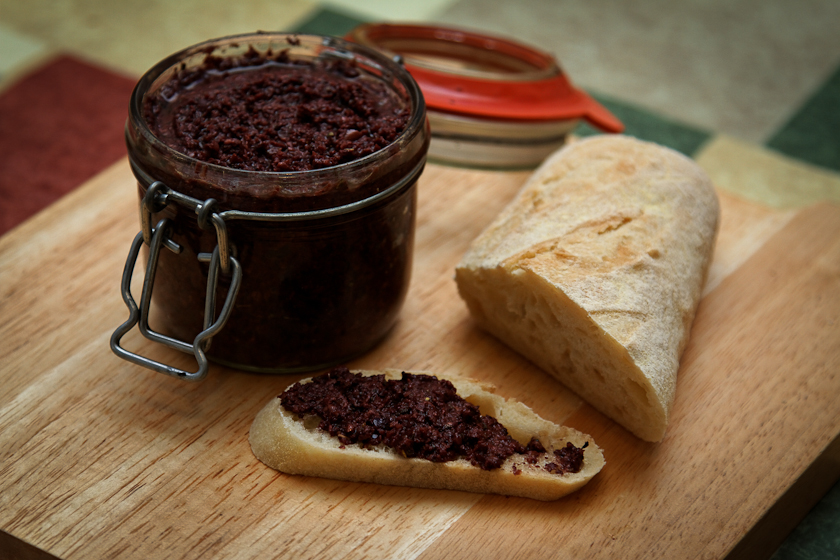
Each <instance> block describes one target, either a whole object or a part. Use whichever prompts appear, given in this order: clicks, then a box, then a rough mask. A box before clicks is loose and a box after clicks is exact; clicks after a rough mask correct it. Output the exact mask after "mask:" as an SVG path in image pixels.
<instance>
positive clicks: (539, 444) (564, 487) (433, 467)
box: [250, 368, 604, 500]
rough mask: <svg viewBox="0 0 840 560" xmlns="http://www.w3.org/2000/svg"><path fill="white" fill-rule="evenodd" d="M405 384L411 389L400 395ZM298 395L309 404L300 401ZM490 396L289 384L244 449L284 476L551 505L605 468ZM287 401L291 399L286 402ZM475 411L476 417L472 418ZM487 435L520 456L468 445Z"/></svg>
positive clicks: (382, 378) (459, 384)
mask: <svg viewBox="0 0 840 560" xmlns="http://www.w3.org/2000/svg"><path fill="white" fill-rule="evenodd" d="M361 377H364V378H371V379H372V380H374V381H375V382H376V386H375V387H374V388H373V389H371V388H361V389H359V388H358V387H357V385H358V378H361ZM406 380H408V381H410V382H412V383H413V384H414V385H412V386H408V387H407V386H406V385H405V384H404V383H405V381H406ZM450 384H451V385H450ZM325 385H330V387H327V388H326V389H325V388H324V386H325ZM336 386H338V387H341V391H340V392H336V391H335V387H336ZM386 386H390V387H386ZM426 386H429V387H431V389H427V388H426ZM418 387H419V388H418ZM447 387H450V388H451V389H447ZM301 391H309V392H310V393H312V395H314V397H313V396H312V395H308V394H305V395H304V396H303V397H302V398H301V397H300V393H301ZM384 391H397V392H399V391H402V392H403V393H405V394H406V395H407V394H408V393H413V395H412V398H415V401H414V402H412V401H411V400H410V399H409V398H408V396H405V397H403V395H399V396H398V397H395V398H392V399H391V400H388V399H386V398H385V397H383V396H382V395H381V394H380V393H382V392H384ZM424 391H425V392H424ZM492 391H493V388H492V387H491V386H489V385H486V384H481V383H479V382H477V381H474V380H469V379H462V378H448V379H443V378H441V377H440V376H432V375H429V374H424V373H419V374H413V373H404V372H401V371H399V370H385V371H362V372H356V373H350V372H349V371H348V370H346V369H342V368H338V369H335V370H333V371H331V372H329V373H327V374H324V375H322V376H319V377H318V378H316V379H312V378H310V379H305V380H303V381H301V382H299V383H296V384H294V385H292V386H291V387H289V388H288V389H286V391H284V394H281V395H280V396H278V397H276V398H274V399H272V400H271V401H270V402H269V403H268V404H267V405H266V406H265V407H264V408H263V409H262V410H261V411H260V412H259V413H258V414H257V416H256V418H255V419H254V422H253V425H252V426H251V433H250V443H251V449H252V450H253V452H254V454H255V455H256V457H257V458H258V459H259V460H260V461H262V462H263V463H265V464H266V465H268V466H270V467H272V468H274V469H277V470H279V471H281V472H284V473H287V474H296V475H307V476H317V477H323V478H332V479H338V480H348V481H354V482H373V483H379V484H388V485H396V486H412V487H418V488H437V489H449V490H463V491H468V492H480V493H492V494H503V495H510V496H520V497H526V498H533V499H537V500H555V499H557V498H560V497H562V496H564V495H566V494H568V493H570V492H573V491H575V490H577V489H578V488H580V487H581V486H583V485H584V484H586V483H587V482H588V481H589V480H590V479H591V478H592V477H593V476H595V474H597V473H598V472H599V471H600V470H601V468H602V467H603V466H604V456H603V454H602V452H601V450H600V449H599V448H598V446H597V445H595V442H593V441H592V438H590V437H589V436H587V435H585V434H583V433H581V432H578V431H577V430H574V429H572V428H569V427H564V426H559V425H557V424H554V423H552V422H549V421H547V420H545V419H543V418H541V417H540V416H538V415H537V414H536V413H534V412H533V411H532V410H531V409H530V408H528V407H527V406H525V405H524V404H522V403H520V402H517V401H514V400H505V399H503V398H502V397H500V396H498V395H496V394H494V393H493V392H492ZM293 392H297V393H296V394H295V395H294V396H292V393H293ZM453 393H457V395H456V396H454V397H453ZM284 395H286V402H287V405H288V406H289V407H290V408H294V409H296V410H300V409H299V408H297V407H299V406H306V407H307V408H306V410H314V409H313V408H310V403H305V405H301V400H306V399H311V400H314V401H317V402H316V404H315V406H322V408H320V409H319V410H321V412H322V414H323V415H324V417H321V416H318V415H316V414H309V413H301V414H296V413H294V412H291V411H290V410H288V409H287V408H286V407H284V405H283V399H284ZM418 395H419V400H418V399H416V397H417V396H418ZM423 395H425V397H424V396H423ZM402 398H405V399H406V400H400V399H402ZM295 399H296V400H295ZM457 399H463V400H464V401H466V404H464V403H460V402H458V401H457ZM348 401H349V402H348ZM318 403H320V404H318ZM476 407H477V408H478V410H479V411H480V416H481V418H478V416H477V415H476V412H475V411H474V410H472V409H474V408H476ZM409 408H410V410H409ZM335 409H340V410H344V411H347V410H351V409H352V410H353V411H354V412H352V413H351V412H341V411H339V412H338V413H337V415H338V416H340V415H341V414H345V413H346V414H348V415H349V414H356V416H353V418H355V419H358V418H360V417H363V418H364V420H363V421H361V422H362V423H364V424H365V427H364V429H361V428H359V426H354V425H353V422H352V421H350V422H348V421H346V420H345V419H344V418H336V414H334V410H335ZM360 415H361V416H360ZM447 415H448V416H447ZM487 417H489V419H488V418H487ZM461 419H464V420H463V422H462V421H461ZM464 423H466V425H463V424H464ZM498 424H500V425H501V426H503V428H501V430H499V429H498V428H497V427H496V425H498ZM374 426H377V427H379V428H381V429H378V430H376V429H373V427H374ZM487 426H490V428H491V429H490V431H491V432H492V433H494V434H495V436H494V437H496V439H497V440H500V439H501V438H500V436H499V434H509V435H510V436H511V437H512V438H513V439H514V440H515V441H514V443H513V445H514V447H517V448H518V451H514V452H512V453H511V454H510V455H508V456H507V457H504V455H505V454H506V453H507V452H509V451H510V448H507V451H506V452H505V453H502V454H498V453H496V452H495V451H496V450H497V449H498V445H497V443H493V442H491V443H489V444H488V443H486V442H485V443H482V442H481V441H479V440H480V438H478V437H475V438H473V436H475V434H476V430H478V431H481V428H482V427H487ZM450 430H454V432H453V433H454V435H453V433H450ZM331 431H332V432H334V434H331V433H330V432H331ZM354 434H355V436H354ZM388 438H391V439H390V441H386V443H376V442H377V441H379V440H383V439H384V440H387V439H388ZM473 439H475V441H473ZM353 440H356V441H355V442H354V441H353ZM476 442H478V444H477V446H478V447H479V449H477V450H472V451H470V452H469V455H470V458H467V457H466V456H465V455H464V453H465V452H463V449H462V448H463V447H464V446H469V445H474V444H475V443H476ZM535 442H536V443H535ZM388 443H391V444H393V445H394V446H395V447H391V446H389V445H388ZM501 445H502V446H504V443H502V444H501ZM447 455H449V456H447ZM427 457H428V458H427ZM573 471H576V472H573Z"/></svg>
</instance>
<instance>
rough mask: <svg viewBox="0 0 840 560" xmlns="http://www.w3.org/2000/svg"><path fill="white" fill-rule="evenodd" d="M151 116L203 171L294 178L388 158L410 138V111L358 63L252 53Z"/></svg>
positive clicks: (183, 86) (185, 87)
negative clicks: (379, 155)
mask: <svg viewBox="0 0 840 560" xmlns="http://www.w3.org/2000/svg"><path fill="white" fill-rule="evenodd" d="M232 64H236V65H235V66H232ZM144 116H145V118H146V121H147V122H148V124H149V128H150V129H151V130H152V132H153V133H154V134H155V135H156V136H157V137H158V138H160V139H161V140H162V141H163V142H164V143H165V144H167V145H169V146H170V147H172V148H174V149H175V150H177V151H179V152H181V153H183V154H185V155H188V156H190V157H193V158H195V159H198V160H200V161H205V162H207V163H212V164H214V165H220V166H223V167H230V168H233V169H243V170H249V171H268V172H288V171H308V170H312V169H322V168H325V167H330V166H334V165H339V164H342V163H346V162H349V161H353V160H356V159H359V158H361V157H364V156H367V155H369V154H372V153H374V152H376V151H378V150H381V149H382V148H384V147H385V146H387V145H389V144H390V143H391V142H393V141H394V140H395V139H396V138H397V136H398V135H399V134H400V132H402V131H403V130H404V129H405V126H406V123H407V122H408V118H409V110H408V108H407V107H406V106H405V104H404V103H403V102H401V100H399V99H398V98H397V97H396V95H395V94H394V93H393V92H391V91H389V89H388V88H387V87H386V86H385V84H383V83H381V82H377V81H375V80H371V79H369V78H367V77H366V76H365V75H364V74H363V73H362V72H360V71H359V70H358V69H357V68H356V66H355V65H354V64H353V62H352V61H344V60H336V61H332V62H331V63H329V64H318V65H315V64H311V63H301V62H294V61H291V60H290V59H289V57H288V56H287V54H286V51H285V50H283V51H280V52H278V53H276V54H272V53H269V54H260V53H257V52H256V51H255V50H253V49H251V50H249V51H248V52H247V53H245V54H244V55H243V56H242V57H240V58H238V59H237V60H236V61H235V62H231V61H229V60H227V59H224V58H220V57H214V56H207V57H206V58H205V61H204V63H203V64H202V66H201V67H199V68H198V69H193V70H190V71H189V72H185V73H182V74H181V75H178V76H177V77H176V78H173V79H172V80H170V82H169V83H167V84H166V85H165V86H164V87H163V88H162V90H161V92H160V95H157V96H150V97H148V98H147V99H146V100H145V106H144Z"/></svg>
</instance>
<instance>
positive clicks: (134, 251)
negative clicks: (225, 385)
mask: <svg viewBox="0 0 840 560" xmlns="http://www.w3.org/2000/svg"><path fill="white" fill-rule="evenodd" d="M169 203H176V204H179V205H181V206H186V207H187V208H189V209H191V210H193V211H195V213H196V215H197V218H198V225H199V227H201V228H202V229H209V228H210V227H211V226H212V227H213V228H214V230H215V232H216V247H215V248H214V249H213V252H212V254H211V253H200V254H199V255H198V259H199V260H200V261H202V262H209V263H210V269H209V272H208V275H207V291H206V295H205V300H204V324H203V330H202V331H201V332H200V333H199V334H198V335H197V336H196V337H195V339H194V340H193V341H192V343H189V342H186V341H183V340H178V339H176V338H172V337H169V336H166V335H164V334H161V333H158V332H155V331H154V330H152V329H151V328H150V327H149V309H150V305H151V298H152V287H153V285H154V279H155V273H156V271H157V264H158V258H159V255H160V251H161V248H162V247H165V248H166V249H168V250H170V251H172V252H174V253H176V254H179V253H180V252H181V247H180V245H178V244H177V243H175V242H174V241H173V240H172V239H171V238H170V237H169V236H168V235H167V233H168V231H169V229H170V226H171V222H170V220H169V219H168V218H163V219H162V220H160V221H159V222H158V223H157V225H156V226H154V227H153V226H152V214H153V213H156V212H159V211H161V210H162V209H163V208H165V207H166V206H167V205H168V204H169ZM140 224H141V231H140V232H139V233H138V234H137V235H136V236H135V237H134V241H133V242H132V244H131V248H130V249H129V252H128V257H127V259H126V263H125V268H124V269H123V276H122V283H121V292H122V298H123V301H124V302H125V304H126V306H127V307H128V311H129V317H128V320H127V321H126V322H124V323H123V324H122V325H120V326H119V327H118V328H117V329H116V330H115V331H114V333H113V334H112V335H111V350H113V352H114V353H115V354H116V355H117V356H119V357H120V358H123V359H124V360H127V361H129V362H132V363H134V364H137V365H140V366H143V367H146V368H148V369H151V370H154V371H157V372H159V373H164V374H166V375H171V376H173V377H178V378H180V379H187V380H190V381H198V380H200V379H202V378H204V377H205V376H206V375H207V369H208V361H207V355H206V351H207V349H208V347H209V345H210V342H211V340H212V338H213V336H214V335H215V334H216V333H218V332H219V331H220V330H221V329H222V327H224V325H225V323H226V322H227V320H228V317H229V316H230V312H231V310H232V309H233V304H234V301H235V300H236V296H237V294H238V293H239V286H240V284H241V282H242V267H241V266H240V264H239V261H237V260H236V258H235V257H234V256H233V254H232V250H231V246H230V243H229V241H228V238H227V228H226V226H225V221H224V219H223V218H222V217H221V216H220V215H219V213H218V212H216V201H215V200H214V199H212V198H211V199H207V200H206V201H204V202H202V201H199V200H196V199H194V198H191V197H187V196H185V195H182V194H180V193H177V192H176V191H173V190H171V189H169V188H168V187H167V186H166V185H164V184H163V183H161V182H159V181H157V182H155V183H152V184H151V185H150V186H149V188H148V189H147V191H146V194H145V196H144V197H143V200H142V202H141V205H140ZM144 243H145V244H146V245H148V246H149V259H148V262H147V264H146V274H145V277H144V279H143V291H142V293H141V297H140V305H139V306H138V305H137V303H136V301H135V299H134V297H133V296H132V294H131V278H132V276H133V274H134V268H135V265H136V264H137V258H138V256H139V254H140V249H141V247H142V246H143V244H144ZM220 273H221V274H224V275H230V279H231V280H230V287H229V289H228V294H227V297H226V299H225V302H224V304H223V305H222V309H221V311H220V312H219V316H218V317H217V318H215V319H214V315H215V309H216V291H217V288H218V283H219V274H220ZM135 325H138V328H139V330H140V332H141V333H142V334H143V336H144V337H146V338H147V339H149V340H152V341H154V342H159V343H161V344H164V345H166V346H169V347H171V348H175V349H177V350H181V351H183V352H187V353H192V354H193V355H194V356H195V359H196V362H198V370H197V371H195V372H188V371H184V370H182V369H179V368H176V367H173V366H169V365H166V364H164V363H161V362H158V361H155V360H152V359H150V358H147V357H144V356H140V355H139V354H135V353H133V352H130V351H129V350H126V349H125V348H123V347H122V346H120V342H121V340H122V337H123V336H124V335H125V334H126V333H128V332H129V331H130V330H131V329H133V328H134V326H135Z"/></svg>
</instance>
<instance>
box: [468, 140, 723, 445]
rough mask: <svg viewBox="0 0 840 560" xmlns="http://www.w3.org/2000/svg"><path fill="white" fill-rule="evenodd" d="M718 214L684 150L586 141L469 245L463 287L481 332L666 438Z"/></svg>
mask: <svg viewBox="0 0 840 560" xmlns="http://www.w3.org/2000/svg"><path fill="white" fill-rule="evenodd" d="M718 220H719V206H718V200H717V196H716V194H715V191H714V188H713V186H712V183H711V181H710V180H709V177H708V176H707V175H706V174H705V173H704V172H703V170H702V169H700V167H699V166H698V165H697V164H695V163H694V162H692V161H691V160H690V159H689V158H687V157H685V156H683V155H682V154H679V153H677V152H675V151H673V150H670V149H668V148H665V147H662V146H658V145H656V144H652V143H649V142H642V141H640V140H636V139H633V138H630V137H625V136H612V135H609V136H598V137H591V138H588V139H585V140H580V141H578V142H573V143H571V144H570V145H568V146H567V147H565V148H563V149H561V150H559V151H558V152H557V153H555V154H554V155H552V156H550V157H549V158H548V159H547V160H546V161H545V162H544V163H543V165H542V166H541V167H540V168H539V169H537V170H536V171H535V172H534V174H533V175H532V176H531V178H530V179H529V180H528V182H527V183H526V184H525V186H524V187H523V188H522V190H521V191H520V192H519V194H518V195H517V197H516V198H515V199H514V200H513V201H512V202H511V203H510V204H509V205H508V206H507V207H506V208H505V209H504V210H503V211H502V213H501V214H500V215H499V216H498V217H497V218H496V220H495V221H494V222H493V223H492V224H490V226H489V227H488V228H487V229H486V230H485V231H484V232H483V233H482V234H481V235H480V236H479V237H478V238H477V239H476V240H475V241H474V242H473V244H472V245H471V246H470V248H469V250H468V252H467V253H466V254H465V256H464V257H463V259H462V261H461V263H460V264H459V265H458V266H457V268H456V273H455V276H456V282H457V285H458V291H459V293H460V295H461V297H462V298H463V299H464V300H465V301H466V303H467V306H468V308H469V310H470V312H471V315H472V316H473V318H474V319H475V321H476V322H477V323H478V324H479V325H480V326H481V327H483V328H484V329H485V330H487V331H489V332H490V333H492V334H493V335H495V336H496V337H498V338H499V339H500V340H502V341H503V342H505V343H506V344H508V345H509V346H511V347H512V348H513V349H515V350H517V351H518V352H520V353H521V354H523V355H524V356H525V357H527V358H528V359H530V360H531V361H533V362H534V363H535V364H537V365H538V366H539V367H541V368H542V369H544V370H545V371H547V372H549V373H551V374H552V375H554V376H556V377H557V378H558V379H560V381H562V382H563V383H564V384H566V385H567V386H568V387H570V388H571V389H572V390H574V391H575V392H577V393H578V394H579V395H581V396H582V397H583V398H584V399H586V400H587V401H588V402H589V403H590V404H592V405H593V406H594V407H595V408H597V409H599V410H600V411H601V412H603V413H604V414H606V415H607V416H610V417H611V418H613V419H614V420H616V421H617V422H618V423H620V424H622V425H623V426H624V427H626V428H627V429H628V430H630V431H631V432H633V433H634V434H636V435H637V436H638V437H640V438H642V439H644V440H648V441H659V440H661V439H662V438H663V436H664V434H665V429H666V427H667V425H668V419H669V415H670V410H671V405H672V402H673V400H674V392H675V386H676V376H677V370H678V368H679V360H680V356H681V354H682V352H683V349H684V348H685V345H686V342H687V341H688V338H689V333H690V330H691V324H692V322H693V320H694V314H695V310H696V308H697V305H698V302H699V301H700V294H701V289H702V286H703V282H704V280H705V276H706V272H707V269H708V266H709V262H710V260H711V256H712V250H713V246H714V242H715V237H716V234H717V228H718Z"/></svg>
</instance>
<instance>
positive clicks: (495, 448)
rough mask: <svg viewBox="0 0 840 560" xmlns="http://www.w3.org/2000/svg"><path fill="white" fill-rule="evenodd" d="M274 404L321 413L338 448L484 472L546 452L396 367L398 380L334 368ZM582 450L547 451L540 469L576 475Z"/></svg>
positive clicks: (446, 389) (440, 382)
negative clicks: (368, 449)
mask: <svg viewBox="0 0 840 560" xmlns="http://www.w3.org/2000/svg"><path fill="white" fill-rule="evenodd" d="M280 401H281V404H282V405H283V408H285V409H286V410H288V411H289V412H292V413H294V414H296V415H298V416H299V417H301V418H305V417H308V416H317V417H318V418H320V423H319V425H318V428H319V429H320V430H323V431H325V432H328V433H329V434H330V435H332V436H333V437H337V438H338V439H339V441H340V442H341V443H342V445H349V444H359V445H362V446H378V445H385V446H387V447H390V448H392V449H395V450H397V451H398V452H400V453H401V454H403V455H404V456H405V457H417V458H421V459H427V460H429V461H434V462H446V461H452V460H455V459H458V458H464V459H466V460H468V461H469V462H470V463H471V464H473V465H475V466H477V467H480V468H482V469H484V470H492V469H496V468H499V467H500V466H501V465H502V463H504V461H505V460H506V459H507V458H508V457H510V456H511V455H513V454H519V455H523V456H524V461H525V462H526V463H529V464H536V463H537V462H538V460H539V459H540V457H541V456H543V455H544V454H545V453H546V449H545V448H544V447H543V445H542V444H541V443H540V441H539V440H538V439H536V438H532V439H531V441H530V442H529V443H528V444H527V445H522V444H521V443H519V442H518V441H516V440H515V439H514V438H512V437H511V436H510V435H509V434H508V431H507V429H506V428H505V427H504V426H502V425H501V424H500V423H499V422H498V421H497V420H496V419H495V418H493V417H491V416H486V415H482V414H481V413H480V412H479V409H478V407H477V406H475V405H473V404H471V403H469V402H467V401H466V400H464V399H463V398H461V397H460V396H458V394H457V393H456V390H455V387H454V386H453V385H452V383H450V382H449V381H447V380H445V379H438V378H437V377H435V376H432V375H418V374H410V373H405V372H403V374H402V378H401V379H390V380H389V379H386V378H385V376H384V375H373V376H363V375H361V374H353V373H351V372H350V371H349V370H348V369H347V368H335V369H333V370H332V371H330V372H328V373H326V374H324V375H321V376H318V377H315V378H313V379H312V381H311V382H309V383H304V384H301V383H296V384H294V385H292V386H291V387H290V388H289V389H287V390H286V391H285V392H284V393H283V394H282V395H280ZM585 447H586V445H584V446H583V447H580V448H578V447H575V446H574V445H573V444H572V443H571V442H569V443H567V445H566V447H564V448H561V449H557V450H555V451H554V453H553V457H551V460H550V461H548V462H547V463H546V464H545V466H544V468H545V470H547V471H548V472H551V473H556V474H564V473H575V472H579V471H580V469H581V466H582V464H583V454H584V452H583V449H584V448H585ZM519 472H521V471H520V470H519V469H518V468H516V467H514V473H516V474H519Z"/></svg>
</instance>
